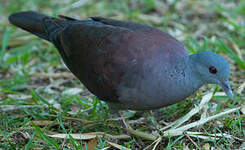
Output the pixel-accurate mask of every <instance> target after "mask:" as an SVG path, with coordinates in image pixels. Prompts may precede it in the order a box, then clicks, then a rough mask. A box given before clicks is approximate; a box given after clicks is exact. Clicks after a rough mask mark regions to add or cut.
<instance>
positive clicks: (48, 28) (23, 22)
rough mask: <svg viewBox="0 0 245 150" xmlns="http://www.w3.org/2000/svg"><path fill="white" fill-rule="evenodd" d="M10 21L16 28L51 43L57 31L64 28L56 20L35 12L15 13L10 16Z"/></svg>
mask: <svg viewBox="0 0 245 150" xmlns="http://www.w3.org/2000/svg"><path fill="white" fill-rule="evenodd" d="M9 21H10V22H11V23H12V24H14V25H15V26H17V27H20V28H22V29H23V30H26V31H28V32H31V33H33V34H35V35H37V36H39V37H40V38H43V39H45V40H48V41H51V42H52V39H53V38H55V37H54V36H55V35H56V33H57V31H59V30H61V29H62V28H63V27H62V26H61V25H59V23H56V22H55V18H52V17H49V16H46V15H44V14H41V13H37V12H34V11H25V12H18V13H14V14H12V15H10V16H9Z"/></svg>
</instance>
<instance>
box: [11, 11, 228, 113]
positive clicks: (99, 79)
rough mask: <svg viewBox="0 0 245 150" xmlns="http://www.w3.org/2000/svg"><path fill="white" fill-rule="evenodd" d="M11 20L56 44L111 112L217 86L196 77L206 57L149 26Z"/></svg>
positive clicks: (36, 17) (29, 17)
mask: <svg viewBox="0 0 245 150" xmlns="http://www.w3.org/2000/svg"><path fill="white" fill-rule="evenodd" d="M9 20H10V22H11V23H12V24H14V25H16V26H18V27H20V28H22V29H24V30H27V31H29V32H31V33H33V34H36V35H37V36H39V37H41V38H43V39H46V40H48V41H50V42H52V43H53V44H54V45H55V46H56V47H57V49H58V50H59V52H60V54H61V56H62V58H63V60H64V62H65V64H66V65H67V67H68V68H69V69H70V71H71V72H72V73H74V75H75V76H76V77H77V78H78V79H79V80H80V81H81V82H82V83H83V84H84V85H85V86H86V87H87V88H88V90H89V91H91V92H92V93H93V94H95V95H96V96H97V97H98V98H99V99H101V100H104V101H106V102H108V103H109V104H110V105H111V107H113V105H118V107H120V108H121V109H138V110H144V109H155V108H160V107H162V106H166V105H170V104H173V103H175V102H177V101H180V100H182V99H184V98H185V97H187V96H189V95H190V94H192V93H193V92H194V91H196V90H197V89H198V88H199V87H200V86H201V85H203V84H206V83H216V82H215V81H213V80H212V81H211V80H206V79H205V80H201V79H199V77H198V76H195V74H193V73H194V72H195V71H193V70H192V68H195V67H194V66H195V65H196V63H195V62H194V61H193V60H196V58H197V57H204V56H205V58H206V53H205V54H197V55H190V56H189V55H188V54H187V51H186V49H185V48H184V45H183V44H182V43H181V42H179V41H177V40H176V39H175V38H173V37H172V36H170V35H168V34H167V33H164V32H162V31H160V30H158V29H155V28H152V27H149V26H146V25H142V24H138V23H133V22H125V21H118V20H112V19H105V18H101V17H92V18H91V20H76V19H73V18H69V17H65V16H60V17H59V18H51V17H48V16H45V15H43V14H40V13H36V12H32V11H28V12H20V13H15V14H13V15H11V16H10V17H9ZM208 55H210V56H211V57H220V56H218V55H217V56H216V54H213V53H212V54H211V52H210V54H208ZM218 59H220V61H224V60H223V58H218ZM224 64H225V67H227V64H226V62H225V63H224ZM218 66H219V65H218ZM221 68H222V69H223V66H222V67H221ZM227 73H229V72H227V71H226V72H225V75H226V76H228V75H227ZM217 83H219V82H218V81H217ZM228 90H229V89H228ZM112 104H113V105H112ZM120 108H119V109H120Z"/></svg>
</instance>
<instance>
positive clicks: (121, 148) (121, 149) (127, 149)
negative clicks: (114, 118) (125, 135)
mask: <svg viewBox="0 0 245 150" xmlns="http://www.w3.org/2000/svg"><path fill="white" fill-rule="evenodd" d="M107 143H108V144H110V145H111V146H113V147H115V148H117V149H120V150H131V149H129V148H126V147H124V146H122V145H119V144H116V143H112V142H109V141H107Z"/></svg>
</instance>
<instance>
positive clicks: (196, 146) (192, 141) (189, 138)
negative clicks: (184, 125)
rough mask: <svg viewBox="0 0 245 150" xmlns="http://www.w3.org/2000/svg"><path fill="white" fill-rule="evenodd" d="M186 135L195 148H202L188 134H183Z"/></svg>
mask: <svg viewBox="0 0 245 150" xmlns="http://www.w3.org/2000/svg"><path fill="white" fill-rule="evenodd" d="M183 133H184V135H185V136H186V137H187V138H188V139H189V140H190V141H191V142H192V144H194V145H195V146H196V148H197V149H200V147H199V146H198V145H197V143H196V142H194V141H193V140H192V138H191V137H190V136H189V135H188V134H187V133H186V132H183Z"/></svg>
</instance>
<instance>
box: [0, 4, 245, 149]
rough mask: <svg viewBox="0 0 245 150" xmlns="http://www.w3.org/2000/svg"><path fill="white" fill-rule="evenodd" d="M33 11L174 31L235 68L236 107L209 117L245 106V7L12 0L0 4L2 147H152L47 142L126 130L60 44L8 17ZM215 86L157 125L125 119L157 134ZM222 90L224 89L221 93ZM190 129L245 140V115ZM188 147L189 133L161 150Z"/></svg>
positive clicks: (224, 144)
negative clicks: (73, 69) (69, 64)
mask: <svg viewBox="0 0 245 150" xmlns="http://www.w3.org/2000/svg"><path fill="white" fill-rule="evenodd" d="M30 9H31V10H36V11H40V12H44V13H46V14H49V15H52V16H55V15H56V14H63V15H64V14H65V15H68V16H73V17H75V18H81V19H85V18H87V17H89V16H98V15H100V16H105V17H112V18H117V19H122V20H131V21H136V22H140V23H144V24H147V25H150V26H154V27H157V28H159V29H160V30H163V31H165V32H168V33H170V34H171V35H173V36H174V37H176V38H177V39H179V40H180V41H182V42H183V43H184V44H185V46H186V48H187V49H188V50H189V53H196V52H199V51H203V50H209V51H213V52H216V53H218V54H220V55H222V56H224V57H225V58H226V59H227V60H228V61H229V63H230V64H231V76H230V82H231V86H232V89H233V91H234V93H235V97H234V100H233V101H232V100H228V98H227V97H226V96H215V97H213V99H212V100H211V101H210V102H209V104H208V106H209V108H208V110H209V111H208V112H209V115H213V114H216V113H219V112H222V111H223V110H226V109H228V108H234V107H241V106H242V107H243V109H244V105H245V103H244V100H245V93H244V90H243V91H241V92H238V91H239V89H238V88H239V87H240V86H241V85H242V84H244V81H245V62H244V57H245V44H244V40H245V27H244V18H243V16H245V1H230V0H224V1H211V0H207V1H193V0H186V1H185V2H183V1H176V0H175V1H167V2H165V3H163V2H162V1H160V0H132V1H129V0H118V1H113V0H105V1H99V0H87V1H85V0H84V1H73V0H70V1H65V0H61V1H57V2H55V1H41V0H35V1H33V0H19V1H13V0H10V1H5V2H4V3H1V5H0V13H1V14H2V15H1V16H0V18H1V23H0V24H1V26H0V41H1V42H0V118H1V119H0V149H17V148H19V149H26V150H28V149H84V150H85V149H93V148H94V149H102V148H106V147H114V148H115V146H112V145H110V144H109V143H108V142H107V141H110V142H112V143H115V144H118V145H120V146H124V147H125V148H131V149H143V148H145V147H147V146H148V145H150V144H151V143H152V142H151V141H146V140H143V139H141V138H139V137H133V136H132V137H131V138H130V139H116V138H108V137H106V136H105V135H103V136H100V137H97V138H88V139H82V140H78V139H75V138H74V137H72V136H71V135H70V136H69V137H68V138H67V139H59V138H52V137H49V136H48V135H52V134H56V133H64V134H74V133H80V134H87V133H91V132H103V133H105V134H110V135H119V134H123V133H124V132H123V130H122V129H121V128H120V126H119V125H118V124H117V122H115V121H110V120H109V121H108V120H107V119H108V118H110V113H109V110H108V107H107V105H106V104H105V103H104V102H102V101H99V100H98V99H97V98H96V97H95V96H93V95H92V94H91V93H89V92H88V91H87V89H86V88H85V87H84V86H83V85H82V84H80V82H79V81H78V80H77V79H76V78H74V77H73V76H71V75H70V74H69V72H68V71H67V69H66V68H65V66H64V65H63V64H62V61H61V59H60V56H59V54H58V52H57V51H56V49H55V48H54V46H53V45H51V44H49V43H47V42H45V41H43V40H40V39H39V38H36V37H35V36H33V35H30V34H28V33H26V32H24V31H22V30H20V29H17V28H15V27H13V26H12V25H10V24H9V23H8V21H7V17H8V15H10V14H11V13H13V12H18V11H24V10H30ZM44 73H45V74H44ZM52 74H55V76H54V75H52ZM214 87H215V86H214V85H208V86H205V87H203V88H201V89H200V90H199V91H198V92H196V93H195V94H194V95H192V96H190V97H189V98H187V99H186V100H185V101H181V102H179V103H177V104H174V105H171V106H168V107H165V108H162V109H161V110H160V114H161V115H160V117H159V116H158V121H157V123H156V125H152V123H150V122H151V121H152V120H150V119H147V118H151V116H149V114H148V113H144V112H136V113H134V112H125V115H127V116H130V118H129V120H130V121H132V122H133V121H134V122H135V123H134V124H132V126H133V128H135V129H139V130H143V131H146V132H148V133H154V132H155V131H156V126H158V127H163V126H164V124H163V123H161V121H165V122H172V121H174V120H176V118H179V117H181V116H183V114H185V113H187V112H188V111H189V110H190V109H191V108H193V107H194V105H195V104H198V103H199V100H200V99H201V98H202V96H203V95H205V93H206V92H208V91H209V90H210V89H211V88H214ZM217 90H218V91H222V89H221V88H219V87H218V88H217ZM67 93H68V94H67ZM69 93H73V94H69ZM199 117H200V115H195V116H193V117H192V118H191V120H189V122H191V121H196V120H198V118H199ZM144 118H145V119H144ZM140 120H141V121H140ZM38 121H39V122H38ZM191 131H201V132H205V133H207V134H215V133H227V134H230V135H232V136H234V137H238V138H241V139H244V138H245V116H244V111H242V110H241V111H237V112H235V113H231V114H229V115H227V116H225V117H223V118H220V119H217V120H214V121H211V122H208V123H206V124H205V125H202V126H200V127H196V128H193V129H191ZM88 136H89V135H84V137H88ZM192 140H193V141H194V142H195V143H196V145H197V146H198V147H199V148H202V149H207V147H213V148H214V149H238V148H240V149H242V147H244V141H243V142H242V141H239V140H230V139H227V138H225V137H223V138H220V139H216V140H214V139H207V140H203V139H199V138H192ZM242 145H243V146H242ZM187 147H188V148H190V149H193V148H196V146H195V144H194V143H193V142H192V141H191V140H190V139H189V138H188V137H186V136H184V135H183V136H178V137H169V138H163V139H162V141H161V142H160V144H159V145H158V146H157V147H156V149H185V148H187ZM150 149H152V147H151V148H150Z"/></svg>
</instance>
